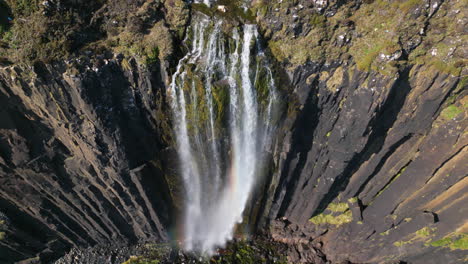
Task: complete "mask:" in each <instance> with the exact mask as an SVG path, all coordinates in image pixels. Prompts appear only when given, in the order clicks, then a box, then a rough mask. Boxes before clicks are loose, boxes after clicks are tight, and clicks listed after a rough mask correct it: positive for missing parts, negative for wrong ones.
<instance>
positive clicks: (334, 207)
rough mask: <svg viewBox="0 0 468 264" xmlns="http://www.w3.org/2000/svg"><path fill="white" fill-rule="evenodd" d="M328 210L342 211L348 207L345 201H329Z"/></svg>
mask: <svg viewBox="0 0 468 264" xmlns="http://www.w3.org/2000/svg"><path fill="white" fill-rule="evenodd" d="M327 209H328V210H330V211H332V212H340V213H342V212H344V211H346V210H348V209H349V205H348V204H347V203H330V204H329V205H328V207H327Z"/></svg>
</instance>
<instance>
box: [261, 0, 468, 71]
mask: <svg viewBox="0 0 468 264" xmlns="http://www.w3.org/2000/svg"><path fill="white" fill-rule="evenodd" d="M292 5H294V2H293V1H283V2H282V3H281V4H275V5H273V6H272V7H271V8H272V9H273V8H274V9H276V8H278V9H279V12H278V13H282V12H284V11H285V10H286V9H287V8H291V7H292ZM437 8H438V11H437V13H436V14H435V15H433V16H432V17H431V18H430V26H429V27H428V26H427V24H428V22H427V20H428V18H427V16H426V15H423V14H424V13H425V11H422V10H425V9H431V10H432V9H433V7H427V6H426V2H425V1H423V0H409V1H401V0H398V1H388V0H376V1H365V3H364V4H362V5H361V6H360V7H359V9H358V10H355V11H352V12H350V9H351V6H349V5H347V4H345V5H343V6H341V7H340V8H339V9H338V10H337V12H336V14H335V15H333V16H331V17H323V16H322V15H320V14H317V13H312V14H310V13H307V11H302V10H300V11H297V12H299V13H298V14H299V15H298V16H297V17H298V18H297V19H299V20H300V22H299V23H303V24H304V27H306V28H307V30H304V31H305V32H308V33H307V35H298V36H295V35H294V33H293V30H291V26H290V25H291V24H293V23H292V21H291V20H288V18H283V17H280V16H279V15H275V13H273V14H272V16H276V17H279V19H282V20H284V21H283V28H282V29H281V30H279V31H277V32H271V31H269V30H268V29H266V35H267V36H270V35H271V40H270V41H269V48H270V50H271V52H272V54H273V55H274V56H275V58H276V59H277V60H278V61H281V62H289V63H290V64H292V65H293V66H294V65H296V66H297V65H302V64H304V63H305V62H306V61H308V60H310V61H323V60H325V59H326V60H335V59H340V58H347V57H349V55H351V56H352V57H353V59H354V61H355V62H356V65H357V68H358V69H360V70H362V71H378V72H380V73H382V74H385V75H392V74H394V73H395V72H396V71H397V70H398V69H399V68H401V67H402V66H405V65H406V64H427V65H431V66H433V67H435V68H436V69H437V70H438V71H442V72H445V73H449V74H452V75H459V74H460V71H461V69H462V68H463V67H465V66H466V64H467V60H466V59H465V57H464V53H463V52H464V51H463V50H464V49H463V44H464V43H466V42H467V41H468V36H466V35H463V34H462V33H461V32H463V25H462V23H460V22H459V21H463V19H464V16H465V13H464V12H459V11H458V12H457V11H456V10H465V9H466V8H467V2H466V1H445V2H443V3H442V4H441V5H440V6H438V7H437ZM295 22H296V21H294V23H295ZM350 27H352V29H354V30H355V33H356V34H353V36H352V37H351V36H349V32H350ZM340 41H341V42H340ZM404 51H406V52H408V53H409V57H406V56H405V53H404Z"/></svg>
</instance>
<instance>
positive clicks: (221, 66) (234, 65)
mask: <svg viewBox="0 0 468 264" xmlns="http://www.w3.org/2000/svg"><path fill="white" fill-rule="evenodd" d="M223 23H225V22H223V21H222V20H215V21H212V20H210V19H208V18H206V17H204V16H201V15H199V16H197V17H196V19H194V20H193V23H192V25H191V27H190V30H189V34H188V37H187V39H186V40H185V43H186V44H187V45H190V46H191V50H190V51H189V52H188V54H187V55H186V56H185V57H184V58H182V59H181V60H180V62H179V65H178V66H177V70H176V72H175V73H174V75H173V77H172V83H171V85H170V87H169V91H168V95H169V97H170V103H171V107H172V111H173V122H174V129H175V131H174V133H175V136H176V140H177V151H178V155H179V159H180V172H181V174H182V176H183V180H184V186H185V191H186V201H185V203H186V205H185V215H184V230H183V236H184V241H183V244H184V247H185V249H186V250H195V251H199V252H203V253H208V254H209V253H212V252H213V251H214V250H215V248H216V247H219V246H223V245H224V244H225V243H226V241H228V240H230V239H231V238H232V237H233V232H234V228H235V225H236V224H238V223H241V222H242V216H243V211H244V209H245V206H246V204H247V202H248V199H249V196H250V194H251V191H252V190H253V188H254V186H255V183H256V181H257V180H258V179H257V178H258V177H259V175H261V173H262V172H261V171H260V170H261V168H262V165H263V161H264V159H265V152H266V147H267V145H268V144H269V141H270V138H271V132H272V130H273V125H272V122H271V120H272V119H273V115H274V114H275V105H277V97H278V96H277V89H276V87H275V81H274V79H273V75H272V70H271V69H270V67H269V65H268V61H267V59H266V57H265V55H264V53H263V51H262V49H261V45H260V44H259V38H258V33H257V28H256V26H255V25H243V26H239V27H233V28H232V29H228V30H227V32H226V29H225V28H224V27H223Z"/></svg>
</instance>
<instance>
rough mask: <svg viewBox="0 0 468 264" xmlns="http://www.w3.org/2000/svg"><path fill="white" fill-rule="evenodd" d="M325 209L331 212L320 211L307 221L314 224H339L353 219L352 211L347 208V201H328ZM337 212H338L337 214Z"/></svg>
mask: <svg viewBox="0 0 468 264" xmlns="http://www.w3.org/2000/svg"><path fill="white" fill-rule="evenodd" d="M326 211H330V212H331V213H330V214H328V213H321V214H318V215H316V216H314V217H312V218H311V219H310V220H309V221H310V222H312V223H314V224H316V225H320V224H330V225H336V226H340V225H343V224H347V223H350V222H352V221H353V213H352V212H351V210H349V205H348V204H347V203H330V204H329V205H328V207H327V209H326V210H325V212H326ZM337 213H338V214H337Z"/></svg>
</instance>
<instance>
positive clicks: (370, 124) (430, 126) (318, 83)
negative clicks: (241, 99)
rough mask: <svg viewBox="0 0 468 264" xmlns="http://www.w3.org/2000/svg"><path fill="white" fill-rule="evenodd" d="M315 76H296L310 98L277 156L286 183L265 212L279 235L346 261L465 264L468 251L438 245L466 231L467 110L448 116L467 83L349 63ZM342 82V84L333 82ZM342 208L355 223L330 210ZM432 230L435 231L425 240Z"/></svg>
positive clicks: (420, 69)
mask: <svg viewBox="0 0 468 264" xmlns="http://www.w3.org/2000/svg"><path fill="white" fill-rule="evenodd" d="M342 68H344V69H345V70H342ZM306 72H307V69H304V70H302V69H300V70H299V71H297V72H296V74H295V78H297V79H296V80H295V82H297V85H296V86H295V87H296V91H295V93H296V94H298V95H300V98H304V100H302V102H300V106H299V109H300V110H299V111H298V113H297V114H296V115H295V116H291V117H288V119H291V120H290V121H286V123H289V124H286V128H284V129H283V131H284V134H283V136H284V137H283V140H281V139H280V140H279V142H281V144H278V148H277V151H276V154H275V156H276V163H277V165H278V171H277V172H276V173H277V174H276V175H275V176H274V177H276V178H277V180H275V181H273V183H276V182H277V183H278V184H277V188H276V189H275V191H274V192H273V193H274V195H273V196H272V201H271V206H270V207H268V209H267V210H266V214H267V215H268V218H269V219H270V220H274V219H278V220H277V221H278V222H282V223H275V221H273V229H272V233H273V235H274V236H277V237H276V238H277V239H279V240H282V241H286V242H288V241H289V242H298V241H304V240H303V239H305V241H309V239H311V238H317V237H319V238H318V241H323V248H322V246H320V245H319V246H318V247H320V248H321V250H322V251H324V252H325V254H326V255H327V257H328V259H329V260H332V261H337V262H340V261H344V260H349V261H351V262H353V263H368V262H372V263H374V262H375V263H376V262H385V261H396V260H401V259H404V260H410V259H412V257H411V256H414V258H416V259H417V260H419V262H418V263H429V262H426V261H429V260H430V261H432V262H430V263H441V262H440V261H442V260H450V261H452V262H453V263H456V262H457V261H461V260H462V259H463V256H464V254H465V252H466V251H462V250H460V249H457V250H455V251H453V252H450V253H448V251H449V250H447V249H443V248H441V247H434V246H431V245H430V242H431V241H432V242H433V241H437V240H439V239H442V238H444V237H446V236H450V235H456V236H457V237H460V236H463V234H464V233H466V223H465V221H466V218H467V211H466V208H465V206H463V204H465V203H466V202H467V197H466V195H464V194H463V193H464V192H466V188H467V186H466V171H467V165H466V164H468V163H467V161H468V156H467V152H466V150H467V149H466V148H467V143H468V142H467V140H468V138H467V136H466V127H467V123H468V121H467V118H466V111H464V112H460V113H459V114H457V115H456V116H453V117H452V116H450V117H451V118H447V116H445V114H446V113H445V112H444V109H445V107H447V105H448V104H450V103H447V100H449V98H450V97H451V96H458V97H459V98H462V99H460V101H462V102H465V101H466V100H467V98H466V96H467V95H466V91H464V90H463V89H462V87H461V86H460V85H461V84H460V83H459V78H456V77H450V76H448V75H446V74H440V73H438V72H436V71H432V70H430V69H427V68H425V67H424V66H415V67H413V68H411V69H406V70H404V71H403V72H401V73H400V74H399V75H398V76H396V77H385V76H381V75H376V74H373V73H362V72H359V71H356V70H352V68H351V70H350V68H349V67H347V66H344V65H340V66H337V67H333V68H330V69H326V70H325V71H322V72H320V73H319V74H317V72H318V71H312V72H310V71H309V72H308V73H306ZM329 72H330V73H329ZM342 73H343V74H342ZM350 73H351V74H350ZM324 75H325V76H332V77H331V79H328V80H327V78H325V77H324V78H321V76H324ZM336 75H339V77H340V81H339V82H334V81H332V82H330V80H333V78H334V77H333V76H336ZM335 83H338V84H337V86H336V89H333V90H331V89H330V86H331V85H335ZM305 98H306V99H305ZM461 104H463V103H461ZM461 107H462V108H463V107H464V106H461ZM441 113H442V114H441ZM338 204H344V205H345V207H346V209H347V208H349V209H347V210H350V211H351V212H352V214H351V215H352V217H351V219H349V220H345V221H344V222H343V223H338V224H336V223H335V222H334V220H337V221H339V219H340V218H339V215H340V214H341V213H339V212H336V210H335V212H333V211H334V210H333V208H331V209H330V205H332V206H333V205H338ZM328 214H329V215H333V218H330V219H328V220H327V219H325V220H321V221H317V222H318V224H317V223H314V222H310V221H309V219H311V218H312V217H314V216H318V217H320V216H323V215H328ZM315 219H319V218H315ZM288 227H290V228H291V229H290V230H289V231H286V232H285V231H284V229H285V228H286V229H288ZM297 228H299V230H296V229H297ZM424 228H426V229H430V231H429V232H428V234H425V235H424V236H420V237H418V235H417V233H416V232H417V231H419V230H421V229H424ZM426 229H424V230H426ZM420 232H421V231H420ZM291 233H293V234H294V235H291ZM306 243H309V242H306ZM448 255H450V258H448V257H447V256H448ZM436 257H438V258H436ZM446 257H447V258H446ZM419 258H422V259H419Z"/></svg>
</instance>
